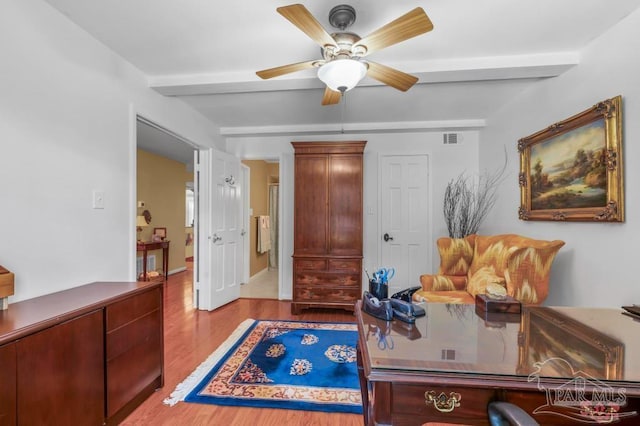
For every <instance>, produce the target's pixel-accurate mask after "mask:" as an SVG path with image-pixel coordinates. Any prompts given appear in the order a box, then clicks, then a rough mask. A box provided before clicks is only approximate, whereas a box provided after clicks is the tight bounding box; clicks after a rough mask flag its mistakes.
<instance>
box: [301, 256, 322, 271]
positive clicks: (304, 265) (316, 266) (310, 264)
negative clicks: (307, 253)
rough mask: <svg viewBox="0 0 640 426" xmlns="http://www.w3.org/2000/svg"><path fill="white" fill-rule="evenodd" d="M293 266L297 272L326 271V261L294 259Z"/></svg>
mask: <svg viewBox="0 0 640 426" xmlns="http://www.w3.org/2000/svg"><path fill="white" fill-rule="evenodd" d="M295 266H296V269H297V270H308V271H326V270H327V260H326V259H296V260H295Z"/></svg>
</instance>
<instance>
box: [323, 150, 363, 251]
mask: <svg viewBox="0 0 640 426" xmlns="http://www.w3.org/2000/svg"><path fill="white" fill-rule="evenodd" d="M329 161H330V164H329V170H330V172H329V187H330V188H331V190H330V191H329V232H330V234H329V253H330V254H334V255H357V254H359V253H362V155H357V156H355V155H343V154H337V155H331V156H330V159H329Z"/></svg>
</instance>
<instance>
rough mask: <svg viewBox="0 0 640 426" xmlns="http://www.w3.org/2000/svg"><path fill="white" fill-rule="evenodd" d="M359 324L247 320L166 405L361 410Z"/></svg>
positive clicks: (357, 411) (330, 410)
mask: <svg viewBox="0 0 640 426" xmlns="http://www.w3.org/2000/svg"><path fill="white" fill-rule="evenodd" d="M357 339H358V331H357V327H356V325H355V324H345V323H322V322H300V321H256V320H246V321H245V322H243V323H242V324H241V325H240V326H239V327H238V329H236V331H234V333H233V334H232V335H231V336H230V337H229V338H228V339H227V341H226V342H225V343H224V344H223V345H222V346H221V347H220V348H218V349H217V350H216V351H215V352H214V353H212V354H211V355H210V356H209V358H208V359H207V360H206V361H205V362H203V363H202V364H201V365H200V366H199V367H198V368H197V369H196V371H194V372H193V373H192V374H191V375H190V376H189V377H188V378H187V379H186V380H185V381H184V382H182V383H181V384H180V385H178V387H177V388H176V390H175V391H174V392H173V393H172V394H171V396H170V397H169V398H167V399H166V400H165V404H168V405H173V404H175V403H177V402H178V401H186V402H196V403H203V404H217V405H234V406H247V407H268V408H285V409H293V410H309V411H329V412H344V413H357V414H361V413H362V401H361V394H360V382H359V380H358V371H357V367H356V342H357Z"/></svg>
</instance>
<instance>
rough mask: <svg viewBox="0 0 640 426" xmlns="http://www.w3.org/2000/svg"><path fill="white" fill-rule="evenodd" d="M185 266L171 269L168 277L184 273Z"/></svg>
mask: <svg viewBox="0 0 640 426" xmlns="http://www.w3.org/2000/svg"><path fill="white" fill-rule="evenodd" d="M186 270H187V267H186V266H181V267H180V268H176V269H172V270H170V271H169V275H173V274H177V273H178V272H182V271H186Z"/></svg>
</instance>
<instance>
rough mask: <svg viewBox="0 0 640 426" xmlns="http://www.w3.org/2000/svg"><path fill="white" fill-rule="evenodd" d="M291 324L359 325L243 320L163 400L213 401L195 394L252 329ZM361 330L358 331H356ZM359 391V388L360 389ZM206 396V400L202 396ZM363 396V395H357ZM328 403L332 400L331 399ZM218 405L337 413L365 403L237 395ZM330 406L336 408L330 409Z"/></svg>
mask: <svg viewBox="0 0 640 426" xmlns="http://www.w3.org/2000/svg"><path fill="white" fill-rule="evenodd" d="M263 322H266V323H288V324H320V325H321V326H322V325H327V326H329V327H332V326H336V325H338V326H341V325H344V326H346V327H347V328H351V327H355V324H354V323H348V322H345V323H342V322H327V321H299V320H272V319H263V320H255V319H247V320H245V321H243V322H242V323H241V324H240V325H239V326H238V327H237V328H236V329H235V330H234V331H233V332H232V333H231V335H230V336H229V337H228V338H227V339H226V340H225V341H224V342H223V343H222V344H221V345H220V346H219V347H218V348H217V349H216V350H215V351H214V352H213V353H211V355H209V356H208V357H207V359H206V360H205V361H204V362H202V363H201V364H200V365H199V366H198V367H197V368H196V369H195V370H194V371H193V373H191V374H190V375H189V376H188V377H187V378H186V379H185V380H184V381H182V382H181V383H180V384H178V385H177V386H176V388H175V390H174V391H173V392H172V393H171V395H170V396H169V397H168V398H166V399H165V400H164V401H163V402H164V404H166V405H169V406H173V405H175V404H177V403H178V402H180V401H185V400H186V401H188V402H202V403H211V402H210V401H208V400H207V398H208V397H206V396H200V395H198V394H194V395H191V394H192V393H194V392H195V390H196V389H198V388H201V387H202V386H203V385H204V383H205V382H207V381H208V380H210V378H211V376H213V375H214V374H215V373H214V372H215V371H217V370H218V369H219V368H222V366H223V365H225V364H224V363H226V362H227V355H230V354H231V353H233V352H234V351H236V350H238V348H239V347H240V346H241V345H243V344H244V342H245V341H246V339H247V338H249V336H250V335H251V333H252V332H254V330H255V329H256V327H257V326H258V325H260V323H263ZM350 331H351V330H350ZM353 331H357V330H353ZM358 394H359V391H358ZM201 398H202V399H201ZM357 399H359V396H358V397H357ZM327 403H328V401H327ZM214 404H216V405H227V406H250V407H265V408H287V409H294V410H312V411H335V412H338V411H339V412H345V413H355V414H361V413H362V406H361V405H359V404H358V405H356V406H351V405H349V404H347V405H338V406H336V405H335V404H328V405H327V407H325V408H319V407H322V405H323V403H322V402H320V401H318V402H316V401H313V402H308V401H295V400H286V401H285V400H280V401H278V400H269V401H261V400H260V399H258V400H252V401H251V402H248V401H242V400H236V399H234V398H230V399H228V400H227V399H226V398H216V402H215V403H214ZM329 406H331V407H332V408H333V409H331V410H329Z"/></svg>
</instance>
